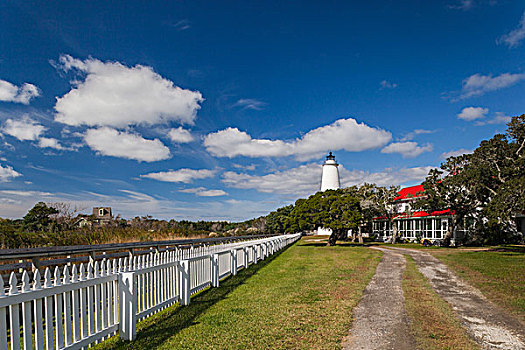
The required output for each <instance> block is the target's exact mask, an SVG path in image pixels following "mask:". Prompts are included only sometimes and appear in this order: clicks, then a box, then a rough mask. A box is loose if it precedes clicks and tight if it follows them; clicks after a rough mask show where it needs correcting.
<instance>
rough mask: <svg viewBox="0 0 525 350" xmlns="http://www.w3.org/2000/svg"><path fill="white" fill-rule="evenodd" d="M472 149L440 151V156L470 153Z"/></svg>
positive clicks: (444, 157)
mask: <svg viewBox="0 0 525 350" xmlns="http://www.w3.org/2000/svg"><path fill="white" fill-rule="evenodd" d="M472 152H473V151H472V150H471V149H466V148H461V149H458V150H455V151H450V152H444V153H441V158H443V159H447V158H448V157H457V156H460V155H462V154H470V153H472Z"/></svg>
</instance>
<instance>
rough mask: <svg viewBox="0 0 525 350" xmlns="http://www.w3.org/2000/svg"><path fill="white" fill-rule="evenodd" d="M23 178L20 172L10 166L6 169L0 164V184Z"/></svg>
mask: <svg viewBox="0 0 525 350" xmlns="http://www.w3.org/2000/svg"><path fill="white" fill-rule="evenodd" d="M19 176H22V174H20V173H19V172H18V171H16V170H14V169H13V168H12V167H10V166H9V165H6V166H5V167H4V166H3V165H2V164H0V182H8V181H10V180H11V179H14V178H15V177H19Z"/></svg>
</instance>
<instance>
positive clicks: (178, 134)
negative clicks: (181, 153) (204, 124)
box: [168, 126, 194, 143]
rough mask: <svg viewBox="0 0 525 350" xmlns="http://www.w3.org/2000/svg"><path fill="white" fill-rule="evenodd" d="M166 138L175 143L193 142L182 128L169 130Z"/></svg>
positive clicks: (187, 132)
mask: <svg viewBox="0 0 525 350" xmlns="http://www.w3.org/2000/svg"><path fill="white" fill-rule="evenodd" d="M168 137H169V138H170V140H171V141H173V142H176V143H188V142H191V141H193V140H194V139H193V136H192V135H191V133H190V132H189V131H188V130H186V129H183V128H182V126H179V127H178V128H176V129H175V128H174V129H171V130H170V131H169V132H168Z"/></svg>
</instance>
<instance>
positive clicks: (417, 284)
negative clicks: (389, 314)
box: [402, 255, 479, 350]
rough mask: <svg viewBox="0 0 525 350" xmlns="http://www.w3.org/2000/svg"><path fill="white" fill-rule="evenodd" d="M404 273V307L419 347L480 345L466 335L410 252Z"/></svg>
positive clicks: (453, 347) (435, 348)
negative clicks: (420, 270) (419, 269)
mask: <svg viewBox="0 0 525 350" xmlns="http://www.w3.org/2000/svg"><path fill="white" fill-rule="evenodd" d="M405 257H406V259H407V265H406V269H405V271H404V273H403V283H402V286H403V293H404V296H405V308H406V313H407V316H408V318H409V320H410V330H411V333H412V335H413V336H414V339H415V340H416V342H417V345H418V348H419V349H425V350H427V349H428V350H437V349H465V350H466V349H479V346H478V345H477V344H476V343H474V341H472V340H471V339H470V338H469V336H468V335H467V333H466V331H465V329H464V328H463V327H462V326H461V324H460V322H459V320H458V319H457V318H456V316H455V315H454V312H453V310H452V308H451V306H450V305H449V304H448V303H447V302H446V301H444V300H443V299H441V298H440V297H439V296H438V295H437V294H436V293H435V292H434V290H433V289H432V287H431V286H430V284H429V282H428V280H427V279H426V278H425V276H423V275H422V274H421V272H419V271H418V269H417V266H416V263H415V262H414V259H412V257H411V256H409V255H405Z"/></svg>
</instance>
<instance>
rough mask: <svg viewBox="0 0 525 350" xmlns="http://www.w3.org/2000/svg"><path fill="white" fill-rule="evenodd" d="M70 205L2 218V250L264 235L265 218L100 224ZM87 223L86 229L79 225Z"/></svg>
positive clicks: (150, 219)
mask: <svg viewBox="0 0 525 350" xmlns="http://www.w3.org/2000/svg"><path fill="white" fill-rule="evenodd" d="M80 211H81V209H80V208H78V207H74V206H72V205H71V204H70V203H63V202H59V203H44V202H38V203H36V204H35V206H34V207H33V208H31V209H30V210H29V211H28V212H27V214H26V215H25V216H24V217H23V218H21V219H14V220H12V219H2V218H0V248H2V249H15V248H31V247H45V246H65V245H83V244H102V243H122V242H135V241H156V240H170V239H177V238H181V237H219V236H241V235H253V234H262V233H265V222H266V220H265V218H264V217H260V218H256V219H251V220H247V221H243V222H227V221H204V220H199V221H190V220H180V221H177V220H174V219H171V220H159V219H155V218H153V217H152V216H149V215H147V216H136V217H134V218H132V219H130V220H125V219H123V218H122V217H120V215H117V216H116V217H114V218H111V220H109V222H105V223H104V224H97V222H96V219H95V217H94V216H93V215H82V214H80V215H79V212H80ZM80 222H84V223H85V224H84V225H80Z"/></svg>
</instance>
